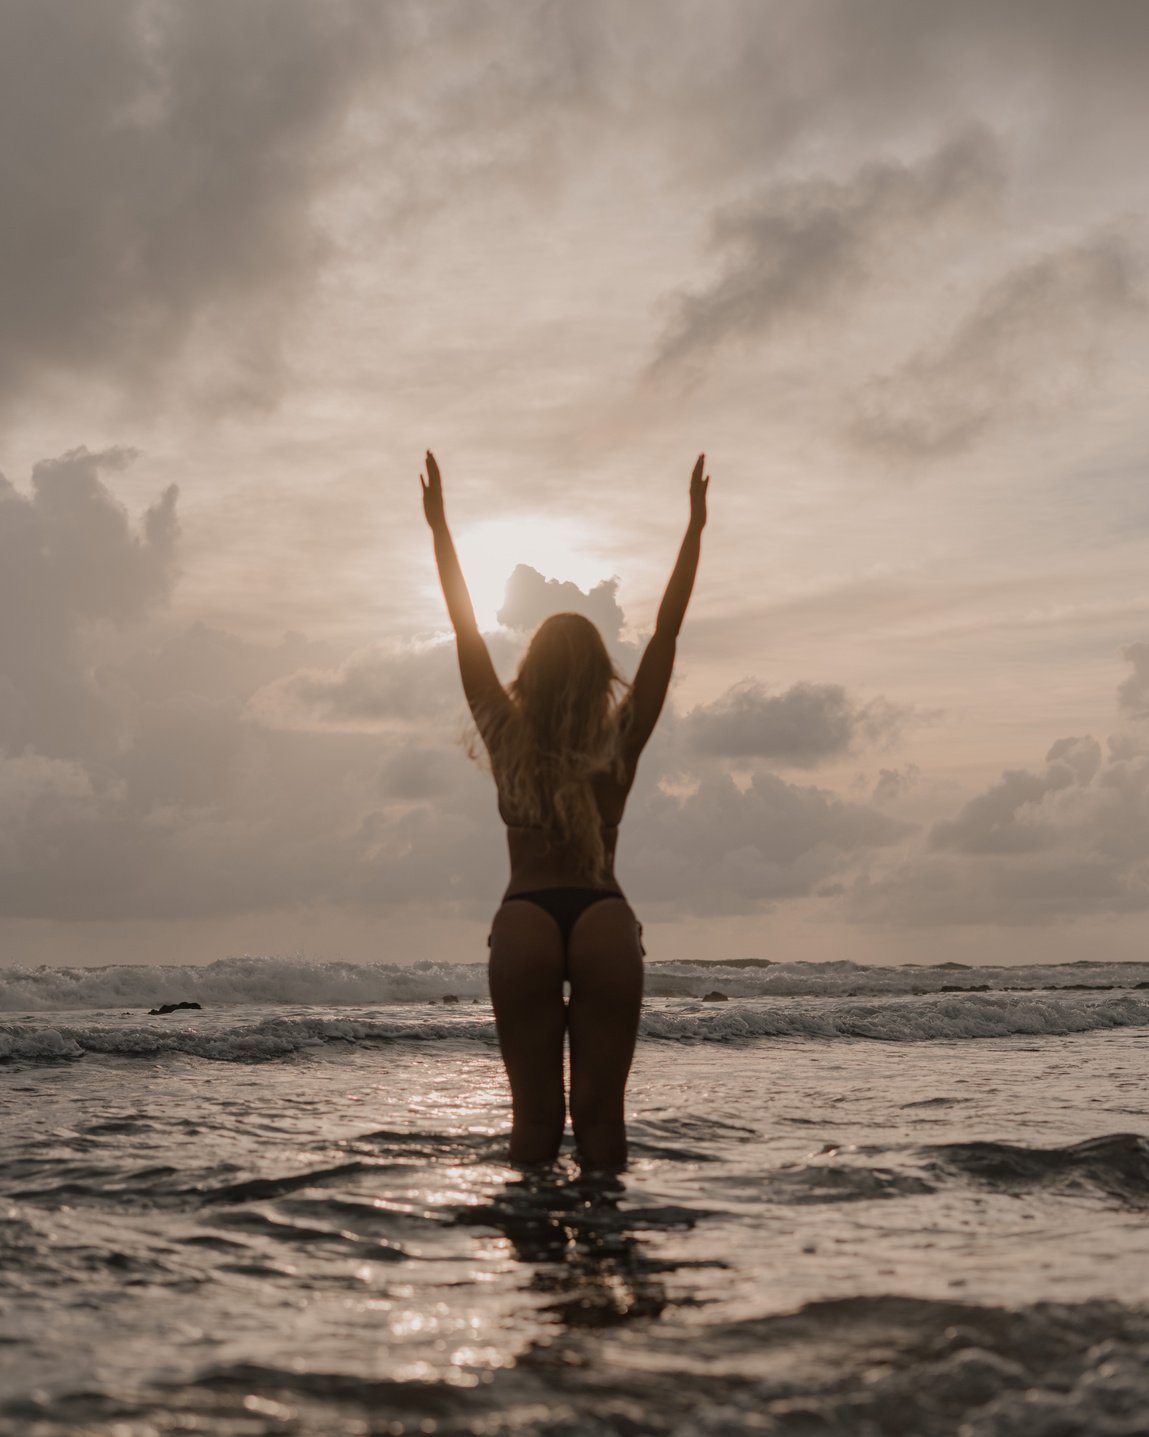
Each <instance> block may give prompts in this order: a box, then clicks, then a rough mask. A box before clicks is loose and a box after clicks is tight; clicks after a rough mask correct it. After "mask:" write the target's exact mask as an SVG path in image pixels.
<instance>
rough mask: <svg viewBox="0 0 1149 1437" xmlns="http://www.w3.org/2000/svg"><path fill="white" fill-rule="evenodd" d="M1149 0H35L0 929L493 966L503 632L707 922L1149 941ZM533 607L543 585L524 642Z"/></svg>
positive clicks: (13, 405)
mask: <svg viewBox="0 0 1149 1437" xmlns="http://www.w3.org/2000/svg"><path fill="white" fill-rule="evenodd" d="M1147 72H1149V6H1146V5H1145V4H1144V3H1142V0H1012V3H1010V4H1009V5H1001V4H1000V3H996V0H960V3H959V0H936V3H932V4H930V5H928V6H927V5H922V4H921V3H920V0H867V3H866V4H865V5H860V4H857V3H856V0H802V3H801V4H799V3H795V0H628V3H626V4H624V5H620V4H617V3H613V0H580V3H579V4H577V5H574V4H562V3H558V0H457V3H441V0H420V3H403V0H394V3H386V4H384V3H369V0H324V3H323V4H318V3H301V0H240V3H236V0H196V3H195V4H194V5H193V4H187V3H183V4H181V3H176V0H141V3H135V0H52V3H48V4H45V3H43V0H0V194H3V197H4V205H3V218H2V220H0V315H2V316H3V322H2V323H0V476H2V477H0V965H7V966H11V965H35V964H41V963H46V964H53V965H55V964H62V965H72V964H104V963H114V962H133V963H176V962H179V963H184V962H193V963H195V962H210V961H212V960H214V959H216V958H221V957H225V956H229V955H234V954H242V953H252V954H282V955H288V954H291V955H294V954H305V955H307V956H310V957H314V958H317V959H328V960H337V959H346V960H349V961H357V962H358V961H375V960H378V961H387V962H415V961H419V960H440V959H449V960H455V961H476V962H477V961H481V960H482V959H483V958H484V957H485V951H486V950H485V947H484V940H485V935H486V931H487V927H488V925H489V920H490V916H491V913H492V912H493V910H494V907H495V906H496V904H497V899H498V895H499V893H500V891H501V889H502V887H503V886H504V884H505V882H506V877H507V868H506V856H505V845H504V842H503V838H502V834H501V832H500V828H499V823H498V819H497V814H496V809H495V802H494V792H493V786H492V784H491V780H490V776H489V774H488V773H486V772H484V771H483V770H481V769H480V768H478V767H477V766H476V765H474V764H473V763H471V762H470V761H469V759H468V758H467V756H466V747H465V738H466V714H465V710H464V706H463V701H462V695H461V690H460V688H459V683H458V676H457V671H456V668H455V659H454V652H453V647H452V645H451V642H450V635H449V632H448V628H447V620H446V614H445V610H444V606H443V601H442V597H441V594H440V593H439V590H438V586H437V580H436V576H435V571H434V565H433V559H432V554H431V544H430V538H429V534H428V532H427V530H426V527H425V524H424V520H423V516H422V510H421V503H420V491H419V482H418V476H419V473H420V470H421V468H422V456H423V454H424V451H425V450H426V449H427V448H431V449H433V450H434V452H435V454H436V456H437V458H438V460H439V463H440V466H441V468H442V471H443V479H444V491H445V495H446V501H447V513H448V517H449V519H450V521H451V524H452V528H453V530H454V533H455V537H456V541H457V544H458V547H459V551H460V555H461V557H462V560H463V565H464V570H465V572H466V573H467V574H468V576H469V577H470V578H471V581H472V587H473V591H474V595H475V600H476V607H477V610H478V613H479V616H480V619H481V622H482V624H483V627H484V628H485V629H486V630H487V631H488V633H489V642H490V646H491V649H492V653H493V655H494V658H495V662H496V665H497V667H498V669H499V671H500V673H501V674H502V675H503V676H504V677H510V675H511V674H512V673H513V671H514V666H515V663H516V661H517V657H518V655H519V654H520V653H521V652H522V649H523V646H524V644H525V642H526V640H527V639H528V638H529V635H530V632H531V630H532V629H533V628H534V626H535V625H536V624H537V623H538V622H539V621H540V620H541V619H542V618H544V617H545V616H546V615H547V614H548V613H551V612H555V611H558V610H562V609H577V610H579V611H581V612H585V613H587V614H589V615H590V616H591V617H592V618H593V619H594V620H595V622H596V623H598V624H599V626H600V628H601V629H602V631H603V634H604V637H606V639H607V641H608V643H609V644H610V646H611V648H612V651H613V653H614V654H615V657H616V659H617V661H618V663H619V665H620V667H621V668H622V670H623V671H624V672H626V673H632V672H633V670H634V667H635V665H636V663H637V659H638V656H639V654H640V653H641V647H642V644H643V642H644V639H645V638H646V637H648V636H649V633H650V632H651V629H652V627H653V622H654V616H655V613H656V611H657V607H658V602H659V598H660V596H661V591H662V586H663V585H664V584H665V581H666V578H667V577H668V575H669V572H670V568H671V565H672V563H673V560H674V556H675V553H676V551H677V546H678V543H679V541H680V538H681V535H682V531H683V529H684V526H685V523H686V518H687V513H688V504H687V488H688V482H689V476H690V471H691V467H692V465H693V462H694V459H695V456H696V455H697V454H698V452H699V451H702V450H704V451H705V452H706V455H707V469H708V471H709V473H710V474H711V476H712V484H711V488H710V512H711V518H710V523H709V525H708V527H707V529H706V532H705V536H704V542H703V554H702V562H701V567H700V571H699V576H698V581H697V585H696V589H695V596H694V600H693V602H692V606H691V609H690V612H689V614H688V616H687V621H686V625H685V628H684V630H683V633H682V636H681V639H680V643H679V651H678V652H679V657H678V667H677V671H676V677H675V681H674V686H673V688H672V691H671V697H670V700H669V702H668V705H667V709H666V711H665V712H664V716H663V719H662V722H661V724H660V727H659V730H658V732H657V733H656V736H655V738H654V740H653V741H652V743H651V745H650V747H649V749H648V750H647V752H646V754H645V755H644V757H643V760H642V764H641V767H640V770H639V777H638V782H637V784H636V787H635V790H634V792H633V794H632V796H631V800H630V804H629V808H628V812H627V816H626V819H625V821H624V824H623V829H622V836H621V839H620V844H619V857H618V875H619V878H620V880H621V882H622V884H623V886H624V888H625V889H626V892H627V893H628V895H629V897H630V898H631V901H632V903H633V904H634V906H635V908H636V911H637V912H638V913H639V916H640V917H641V918H642V920H643V922H644V924H645V928H646V943H647V949H648V953H649V956H650V958H652V959H688V958H707V959H716V958H724V957H727V958H729V957H739V958H746V957H754V958H768V959H773V960H775V961H795V960H808V961H831V960H852V961H855V962H860V963H904V962H922V963H934V962H942V961H950V962H966V963H976V962H993V963H1021V962H1033V961H1072V960H1075V959H1091V958H1104V959H1110V960H1112V959H1121V958H1143V957H1144V934H1145V932H1146V918H1147V916H1149V577H1147V575H1149V565H1147V563H1146V559H1147V546H1146V539H1147V530H1149V483H1147V479H1149V405H1146V403H1145V399H1144V393H1145V390H1146V384H1147V380H1149V270H1147V259H1149V233H1147V223H1146V216H1145V210H1146V200H1147V198H1149V170H1147V169H1146V166H1145V164H1144V153H1145V135H1146V133H1149V89H1147V87H1146V86H1145V84H1144V76H1145V74H1146V73H1147ZM500 615H501V617H500Z"/></svg>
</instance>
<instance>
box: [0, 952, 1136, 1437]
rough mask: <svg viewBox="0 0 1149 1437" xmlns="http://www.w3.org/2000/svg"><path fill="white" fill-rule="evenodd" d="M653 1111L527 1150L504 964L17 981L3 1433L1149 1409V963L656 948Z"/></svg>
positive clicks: (845, 1426) (151, 971) (1077, 1423)
mask: <svg viewBox="0 0 1149 1437" xmlns="http://www.w3.org/2000/svg"><path fill="white" fill-rule="evenodd" d="M711 990H718V991H720V992H721V993H723V994H724V995H725V1001H712V1002H703V1001H702V998H703V995H704V994H706V993H707V992H708V991H711ZM448 995H449V996H451V997H453V998H455V999H456V1000H457V1001H455V1002H448V1003H445V1002H444V1001H443V999H444V998H445V997H447V996H448ZM180 1000H186V1001H196V1002H199V1003H201V1004H202V1005H203V1006H202V1008H201V1009H199V1010H182V1011H177V1012H173V1013H169V1014H166V1015H156V1016H149V1015H148V1014H147V1009H148V1008H149V1007H154V1006H158V1005H159V1004H161V1003H163V1002H178V1001H180ZM628 1109H629V1126H630V1132H631V1140H632V1162H631V1165H630V1167H629V1169H628V1170H627V1172H626V1173H625V1174H623V1175H622V1176H621V1177H620V1178H617V1179H609V1180H608V1179H603V1178H589V1177H584V1176H582V1175H580V1173H579V1171H578V1168H577V1165H576V1164H575V1162H574V1159H573V1156H572V1155H571V1154H570V1153H569V1152H564V1154H563V1156H562V1157H561V1158H560V1161H559V1162H558V1164H557V1165H556V1166H555V1167H554V1168H553V1169H548V1170H545V1171H537V1172H529V1173H523V1172H518V1171H516V1170H514V1169H512V1168H510V1167H509V1166H507V1164H506V1161H505V1148H506V1136H507V1129H508V1125H509V1122H508V1119H509V1115H508V1102H507V1094H506V1089H505V1082H504V1077H503V1073H502V1069H501V1065H500V1062H499V1057H498V1050H497V1048H496V1046H495V1038H494V1027H493V1023H492V1020H491V1013H490V1007H489V1004H488V1002H487V1000H486V995H485V975H484V970H483V968H482V967H481V966H478V965H457V966H435V965H427V964H424V965H418V966H416V967H414V968H410V967H405V968H401V967H388V966H386V965H375V966H367V965H361V966H356V965H349V964H322V963H311V962H307V961H304V960H296V961H293V960H279V959H275V960H273V959H263V960H261V959H231V960H226V961H224V962H219V963H214V964H211V965H209V966H207V967H203V968H182V969H177V968H163V967H152V968H149V967H119V968H104V969H71V970H66V969H36V970H0V1433H4V1434H20V1437H57V1434H65V1433H66V1434H87V1433H91V1434H107V1437H147V1434H160V1433H162V1434H167V1433H192V1432H196V1433H205V1432H206V1433H219V1434H237V1437H238V1434H245V1437H246V1434H262V1433H285V1434H316V1437H334V1434H342V1433H364V1434H375V1433H378V1434H403V1433H459V1434H462V1433H477V1434H491V1437H496V1434H503V1433H508V1434H509V1433H536V1432H537V1433H547V1434H563V1437H573V1434H577V1433H609V1434H614V1433H618V1434H638V1433H659V1434H663V1433H674V1434H684V1437H685V1434H695V1433H698V1434H736V1433H737V1434H741V1433H760V1434H773V1433H787V1434H789V1433H794V1434H798V1433H801V1434H810V1433H818V1434H828V1433H842V1434H862V1437H869V1434H887V1433H888V1434H899V1437H908V1434H933V1433H954V1434H962V1437H989V1434H1001V1435H1002V1437H1005V1434H1009V1437H1072V1434H1082V1437H1084V1434H1090V1437H1093V1435H1094V1434H1101V1437H1106V1434H1122V1437H1131V1434H1144V1433H1146V1432H1149V1138H1147V1136H1146V1135H1147V1134H1149V964H1103V963H1083V964H1068V965H1061V966H1056V967H1052V966H1051V967H1037V966H1031V967H1017V968H959V967H952V966H950V967H902V968H893V969H890V968H882V969H877V968H860V967H857V966H855V965H852V964H848V963H840V964H819V965H804V964H748V963H746V964H736V965H722V964H652V965H651V966H650V968H649V972H648V999H647V1002H646V1006H645V1012H644V1017H643V1023H642V1034H641V1038H640V1042H639V1047H638V1052H637V1056H636V1061H635V1068H634V1073H633V1077H632V1080H631V1086H630V1090H629V1102H628Z"/></svg>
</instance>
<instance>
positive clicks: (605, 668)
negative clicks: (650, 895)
mask: <svg viewBox="0 0 1149 1437" xmlns="http://www.w3.org/2000/svg"><path fill="white" fill-rule="evenodd" d="M629 692H630V685H629V684H628V683H627V682H626V680H625V679H624V678H623V677H622V675H621V674H620V673H619V672H618V670H617V669H616V668H615V666H614V663H613V662H612V660H611V657H610V654H609V653H608V652H607V648H606V644H605V643H603V640H602V635H601V634H600V633H599V631H598V629H596V628H595V626H594V624H592V623H591V621H590V620H589V619H587V618H584V617H583V615H582V614H553V615H552V616H551V617H550V618H549V619H545V620H544V621H543V623H541V624H540V625H539V627H538V628H537V629H536V630H535V633H534V636H533V637H532V639H531V642H530V644H529V646H528V648H527V651H526V653H525V654H524V655H523V658H522V661H521V662H520V664H519V670H518V673H517V674H516V675H515V677H514V679H512V681H511V682H510V684H508V686H507V696H508V698H509V699H510V704H509V706H508V707H507V708H505V709H504V710H503V713H502V716H501V719H500V720H499V721H498V722H496V723H495V724H493V725H487V726H485V738H486V742H487V746H488V749H489V750H490V755H491V769H492V771H493V773H494V777H495V782H496V784H497V786H498V790H499V794H500V796H501V798H502V800H503V802H504V803H505V805H506V807H507V809H508V811H509V812H511V813H513V814H514V815H515V817H516V818H517V819H518V820H519V821H520V822H522V823H523V824H526V825H529V826H530V827H532V828H543V829H547V830H549V831H550V832H552V833H554V834H556V835H558V836H559V837H560V838H561V839H562V840H563V842H564V843H565V844H566V845H567V846H568V847H569V848H570V849H571V850H572V851H573V853H574V855H575V857H576V859H577V860H578V862H579V866H580V868H582V869H583V870H584V871H585V872H586V873H587V874H588V875H590V876H593V877H595V878H600V877H602V876H604V874H605V871H606V849H605V846H604V844H603V841H602V829H601V819H600V817H599V811H598V805H597V803H596V802H595V796H594V790H593V788H592V785H591V780H592V778H593V777H594V776H595V775H596V774H601V773H612V772H613V773H616V774H617V775H618V776H619V777H620V778H621V777H622V752H621V743H620V738H621V734H622V731H623V729H624V728H625V724H626V713H627V704H626V698H627V695H628V694H629Z"/></svg>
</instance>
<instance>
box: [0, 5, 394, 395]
mask: <svg viewBox="0 0 1149 1437" xmlns="http://www.w3.org/2000/svg"><path fill="white" fill-rule="evenodd" d="M387 14H388V12H387V8H386V7H383V6H374V5H370V4H364V3H357V0H332V3H325V4H322V5H313V4H310V3H306V0H243V3H242V4H232V3H230V0H196V3H195V4H190V5H189V4H180V3H177V0H156V3H133V0H82V3H66V0H65V3H61V4H55V3H53V4H39V3H20V0H17V3H14V4H6V5H4V6H3V7H2V8H0V194H2V195H3V205H4V222H3V224H2V225H0V314H2V315H3V324H2V325H0V403H2V402H4V401H10V400H12V399H13V398H14V397H15V396H16V394H18V393H19V392H20V391H21V390H22V389H23V388H24V387H25V386H26V385H28V384H30V383H32V382H34V381H35V379H36V378H37V377H38V376H40V375H42V374H48V373H52V372H55V371H66V372H71V373H79V374H93V375H95V376H96V377H98V378H100V379H101V380H103V381H107V380H108V379H110V378H113V377H115V378H117V379H122V380H124V381H128V382H130V383H131V384H132V385H133V386H135V387H137V388H139V387H141V386H142V387H144V388H147V387H148V386H149V385H151V384H152V383H153V382H154V381H155V379H156V376H157V366H162V364H163V362H164V361H165V360H167V359H168V358H170V357H172V356H173V355H175V354H176V353H178V352H179V351H180V350H181V348H182V347H183V345H184V343H185V341H186V340H187V339H188V338H189V336H190V335H191V334H192V333H193V331H194V330H195V328H196V326H197V325H198V324H200V323H201V322H202V321H204V320H209V321H210V322H212V323H214V324H216V325H218V326H219V328H220V329H221V331H222V333H223V334H224V335H225V336H226V344H225V346H224V347H223V348H222V349H221V350H220V354H221V356H222V355H223V354H224V353H225V352H226V354H227V356H228V360H227V362H229V363H230V362H231V361H232V360H234V358H235V357H236V356H237V355H241V356H242V355H243V354H247V355H248V357H249V360H250V364H249V366H248V367H249V371H250V372H248V373H247V374H238V375H237V376H236V377H235V383H236V385H237V386H240V387H242V386H243V385H247V386H249V388H251V389H252V390H253V391H254V392H258V391H259V389H260V388H261V386H264V385H266V384H267V383H268V382H269V381H270V380H271V379H272V378H273V377H274V375H273V371H274V367H275V343H276V337H277V331H278V325H279V322H280V320H281V318H282V315H283V313H284V310H285V307H286V302H287V301H289V300H290V298H291V296H292V295H293V294H294V293H295V292H296V291H297V290H298V288H299V286H300V285H302V284H303V283H305V282H306V281H307V279H308V278H309V277H310V276H311V274H312V273H313V271H314V268H315V265H316V262H317V259H318V258H319V254H320V245H319V240H318V235H317V231H316V228H315V227H314V225H313V224H312V223H311V216H310V213H309V207H310V205H311V201H312V198H313V195H314V191H315V186H316V184H317V179H318V175H319V171H320V164H321V161H322V159H323V156H324V152H325V146H326V143H327V141H328V140H329V139H330V138H331V137H332V135H333V133H334V132H335V131H336V130H337V128H338V126H339V124H340V122H341V121H342V120H343V118H344V116H345V114H346V110H347V106H348V105H349V103H350V102H351V99H352V98H353V95H354V93H355V90H356V87H357V85H358V84H359V83H360V82H361V81H362V80H363V79H364V78H365V77H366V76H367V75H368V74H369V73H373V72H374V71H375V70H377V69H378V68H379V67H380V60H381V54H382V51H383V42H384V39H385V34H386V30H387ZM241 368H242V365H241Z"/></svg>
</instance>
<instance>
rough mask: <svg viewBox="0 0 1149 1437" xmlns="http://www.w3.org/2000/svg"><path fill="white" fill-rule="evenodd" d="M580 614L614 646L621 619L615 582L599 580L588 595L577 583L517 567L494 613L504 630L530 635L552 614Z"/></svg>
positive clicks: (619, 631) (616, 641)
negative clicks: (499, 607)
mask: <svg viewBox="0 0 1149 1437" xmlns="http://www.w3.org/2000/svg"><path fill="white" fill-rule="evenodd" d="M563 613H573V614H583V615H584V616H585V617H586V618H588V619H590V621H591V622H592V623H593V624H594V625H595V626H596V627H597V628H598V631H599V632H600V633H601V634H602V636H603V638H604V639H605V640H606V641H607V643H608V644H617V643H618V642H619V637H620V635H621V633H622V626H623V622H624V616H623V612H622V608H621V607H620V605H619V602H618V580H617V579H603V580H602V582H601V583H599V584H596V585H595V586H594V588H593V589H591V590H590V592H589V593H584V591H583V590H582V589H580V588H579V587H578V585H577V584H572V583H570V582H569V581H563V580H560V579H546V578H544V577H543V575H542V574H540V573H539V571H538V570H537V569H532V568H531V566H530V565H529V564H517V565H516V566H515V571H514V573H513V574H512V575H511V577H510V579H509V580H508V581H507V592H506V598H505V599H504V602H503V607H502V608H501V609H500V610H499V612H498V620H499V623H500V624H503V625H505V626H506V627H507V628H508V629H517V630H519V631H520V632H526V633H532V632H533V631H534V630H535V629H536V628H538V626H539V624H541V623H542V621H543V620H544V619H548V618H550V616H551V615H552V614H563Z"/></svg>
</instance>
